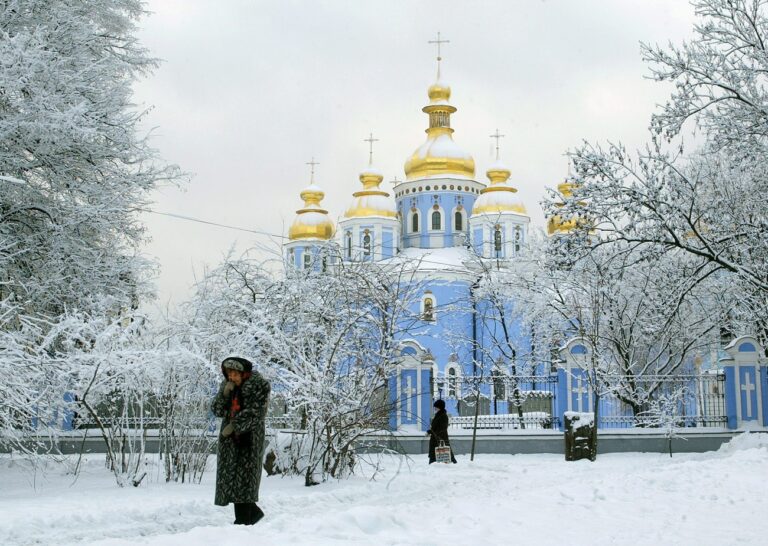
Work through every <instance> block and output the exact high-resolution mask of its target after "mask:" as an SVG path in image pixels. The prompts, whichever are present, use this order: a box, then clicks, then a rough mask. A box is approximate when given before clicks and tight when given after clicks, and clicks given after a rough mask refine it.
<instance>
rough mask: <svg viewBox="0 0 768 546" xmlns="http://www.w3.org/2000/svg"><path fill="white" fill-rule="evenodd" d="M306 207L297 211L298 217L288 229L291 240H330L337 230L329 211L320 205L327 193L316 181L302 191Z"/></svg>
mask: <svg viewBox="0 0 768 546" xmlns="http://www.w3.org/2000/svg"><path fill="white" fill-rule="evenodd" d="M300 195H301V198H302V199H303V200H304V208H301V209H299V210H297V211H296V219H295V220H294V221H293V224H291V227H290V228H289V229H288V238H289V239H290V240H291V241H296V240H298V239H323V240H326V241H327V240H329V239H330V238H331V237H333V234H334V232H335V231H336V230H335V228H334V225H333V222H332V221H331V219H330V218H329V217H328V211H327V210H325V209H323V208H322V207H321V206H320V201H322V200H323V197H325V193H324V192H323V190H321V189H320V188H319V187H318V186H316V185H315V184H314V183H312V184H310V185H309V186H308V187H307V188H305V189H304V190H303V191H302V192H301V194H300Z"/></svg>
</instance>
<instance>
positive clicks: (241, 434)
mask: <svg viewBox="0 0 768 546" xmlns="http://www.w3.org/2000/svg"><path fill="white" fill-rule="evenodd" d="M222 371H223V370H222ZM226 384H227V380H226V379H225V380H224V381H222V383H221V385H220V386H219V392H218V393H217V394H216V396H215V397H214V399H213V404H212V405H211V406H212V408H211V409H212V411H213V414H214V415H215V416H216V417H221V418H222V421H221V429H219V451H218V462H217V466H216V498H215V500H214V502H215V503H216V504H217V505H219V506H226V505H227V504H229V503H230V502H236V503H241V502H256V501H258V500H259V485H260V483H261V467H262V462H263V460H264V447H265V445H264V443H265V439H264V436H265V431H264V428H265V419H266V415H267V404H268V402H269V382H268V381H267V380H266V379H264V378H263V377H262V376H261V375H260V374H259V373H258V372H256V371H253V372H251V376H250V377H249V378H247V379H246V380H245V381H243V383H242V385H241V386H240V387H236V388H235V389H234V390H233V391H232V392H231V393H230V394H229V396H224V385H226ZM235 399H237V401H236V402H235V404H234V406H235V407H234V411H233V400H235ZM237 406H239V408H238V407H237ZM230 422H231V423H233V426H234V429H235V432H234V434H232V435H231V436H229V437H228V438H224V437H223V436H221V430H222V429H223V428H224V427H225V426H227V425H228V424H229V423H230Z"/></svg>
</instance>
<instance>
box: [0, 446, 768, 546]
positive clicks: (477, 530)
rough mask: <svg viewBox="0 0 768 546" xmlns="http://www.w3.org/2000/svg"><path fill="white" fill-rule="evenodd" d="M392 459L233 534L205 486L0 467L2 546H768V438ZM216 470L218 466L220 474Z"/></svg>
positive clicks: (298, 484)
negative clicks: (683, 450)
mask: <svg viewBox="0 0 768 546" xmlns="http://www.w3.org/2000/svg"><path fill="white" fill-rule="evenodd" d="M425 459H426V456H420V457H417V458H415V459H412V460H410V461H409V460H407V459H404V458H399V457H391V458H388V459H386V460H385V461H384V466H383V468H382V469H381V471H380V473H379V474H378V475H377V476H376V478H375V479H374V480H371V479H370V477H371V472H370V469H368V471H367V472H366V475H365V476H363V475H361V476H359V477H355V478H353V479H351V480H346V481H343V482H331V483H326V484H323V485H320V486H317V487H312V488H306V487H304V486H303V481H302V480H301V479H298V478H296V479H294V478H291V479H288V478H279V477H271V478H265V479H264V480H263V481H262V491H261V493H262V501H261V502H260V503H259V504H260V505H261V506H262V508H263V509H264V511H265V512H266V518H265V519H264V520H262V521H261V522H260V523H259V524H257V525H256V526H254V527H241V526H233V525H231V521H232V519H233V516H232V508H231V507H227V508H220V507H216V506H214V505H213V480H214V474H213V472H209V473H208V474H207V475H206V476H205V479H204V480H203V483H202V484H200V485H189V484H185V485H181V484H165V483H164V482H162V480H159V479H158V477H157V476H153V478H152V480H151V481H149V482H147V483H145V484H143V485H142V486H141V487H139V488H132V487H131V488H126V489H119V488H117V486H116V485H115V483H114V480H113V479H112V478H111V476H110V475H109V474H108V473H107V472H106V471H105V470H104V468H103V457H102V456H95V457H92V458H91V460H90V461H88V462H87V464H86V465H85V470H84V472H83V473H82V474H81V475H80V476H79V478H78V479H77V480H76V481H75V482H74V483H73V478H72V477H71V476H66V475H63V474H62V473H61V471H60V470H58V469H54V468H52V469H50V470H49V471H48V472H46V473H44V474H40V473H37V474H31V473H30V472H29V471H25V470H24V469H23V464H20V462H19V460H18V459H11V458H10V457H9V456H3V457H2V458H0V544H2V545H4V546H11V545H21V544H23V545H31V544H51V545H54V544H55V545H57V546H58V545H66V544H101V545H110V546H114V545H129V544H153V545H181V546H197V545H215V544H242V545H250V544H259V545H265V544H276V545H277V544H280V545H282V544H306V545H310V544H311V545H314V546H318V545H320V546H322V545H327V544H377V545H379V544H420V545H423V544H435V545H445V544H456V545H459V544H460V545H463V544H484V545H488V544H518V545H527V544H536V545H547V544H553V545H554V544H558V545H560V544H563V543H567V544H590V545H592V544H633V545H634V544H654V545H658V544H696V545H697V546H700V545H705V544H716V545H719V546H722V545H725V544H765V543H766V540H768V539H767V538H766V537H768V518H767V517H765V515H766V514H768V493H766V491H768V489H767V488H766V485H768V435H766V434H752V435H742V436H741V437H738V438H736V439H734V440H733V441H731V442H730V443H729V444H726V445H724V446H723V447H722V448H721V449H720V450H719V451H717V452H711V453H703V454H676V455H675V456H674V457H673V458H671V459H670V458H669V456H667V455H664V454H641V453H630V454H607V455H601V456H600V457H599V458H598V460H597V461H596V462H594V463H590V462H588V461H578V462H572V463H567V462H565V461H564V460H563V457H562V456H559V455H546V454H545V455H516V456H504V455H478V456H477V457H476V458H475V461H474V462H470V461H469V459H468V457H466V456H460V457H459V464H457V465H431V466H428V465H427V464H426V461H425ZM211 463H212V465H213V464H215V461H214V460H211Z"/></svg>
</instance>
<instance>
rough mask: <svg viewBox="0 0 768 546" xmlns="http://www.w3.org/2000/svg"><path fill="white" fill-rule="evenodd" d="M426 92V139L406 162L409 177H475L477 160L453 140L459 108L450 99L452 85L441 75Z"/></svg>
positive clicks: (410, 178)
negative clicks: (452, 115)
mask: <svg viewBox="0 0 768 546" xmlns="http://www.w3.org/2000/svg"><path fill="white" fill-rule="evenodd" d="M427 94H428V95H429V104H428V105H427V106H425V107H424V108H422V111H423V112H424V113H426V114H428V115H429V129H427V130H426V133H427V140H426V141H425V142H424V143H423V144H422V145H421V146H419V147H418V148H417V149H416V151H415V152H413V154H412V155H411V157H410V158H408V160H407V161H406V162H405V176H406V178H407V179H408V180H416V179H418V178H433V177H439V176H458V177H461V178H469V179H473V178H474V177H475V160H474V159H472V156H471V155H469V154H468V153H467V152H465V151H464V150H462V149H461V148H459V146H458V145H457V144H456V143H455V142H454V141H453V136H452V135H453V129H451V114H453V113H454V112H456V108H455V107H454V106H451V105H450V104H449V103H448V100H449V99H450V98H451V87H450V86H449V85H448V84H446V83H444V82H442V81H440V79H439V78H438V81H436V82H435V83H433V84H432V85H431V86H430V87H429V90H428V91H427Z"/></svg>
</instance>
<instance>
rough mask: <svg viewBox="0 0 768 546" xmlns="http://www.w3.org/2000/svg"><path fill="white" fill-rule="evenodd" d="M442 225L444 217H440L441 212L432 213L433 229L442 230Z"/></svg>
mask: <svg viewBox="0 0 768 546" xmlns="http://www.w3.org/2000/svg"><path fill="white" fill-rule="evenodd" d="M441 224H442V217H441V215H440V211H439V210H436V211H434V212H432V229H440V226H441Z"/></svg>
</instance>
